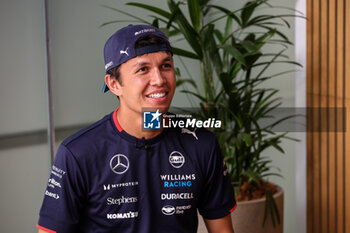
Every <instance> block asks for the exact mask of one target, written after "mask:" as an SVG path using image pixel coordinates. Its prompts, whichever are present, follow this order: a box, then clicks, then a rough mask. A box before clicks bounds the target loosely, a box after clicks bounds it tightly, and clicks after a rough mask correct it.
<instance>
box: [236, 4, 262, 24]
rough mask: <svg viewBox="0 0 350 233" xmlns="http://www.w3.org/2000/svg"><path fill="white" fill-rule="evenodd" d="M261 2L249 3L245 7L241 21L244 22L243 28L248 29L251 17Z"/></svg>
mask: <svg viewBox="0 0 350 233" xmlns="http://www.w3.org/2000/svg"><path fill="white" fill-rule="evenodd" d="M259 2H260V1H251V2H247V3H246V4H245V5H244V8H243V10H242V12H241V20H242V27H243V28H244V27H246V26H247V25H248V21H249V19H250V17H251V16H252V14H253V12H254V10H255V8H257V7H258V6H259V5H260V3H259Z"/></svg>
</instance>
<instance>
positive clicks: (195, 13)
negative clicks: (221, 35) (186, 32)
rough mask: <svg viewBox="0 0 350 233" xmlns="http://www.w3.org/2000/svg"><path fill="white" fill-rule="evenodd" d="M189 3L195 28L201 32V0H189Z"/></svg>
mask: <svg viewBox="0 0 350 233" xmlns="http://www.w3.org/2000/svg"><path fill="white" fill-rule="evenodd" d="M187 4H188V11H189V13H190V17H191V21H192V25H193V28H194V29H195V30H196V32H197V33H199V31H200V26H201V7H200V5H199V0H188V1H187Z"/></svg>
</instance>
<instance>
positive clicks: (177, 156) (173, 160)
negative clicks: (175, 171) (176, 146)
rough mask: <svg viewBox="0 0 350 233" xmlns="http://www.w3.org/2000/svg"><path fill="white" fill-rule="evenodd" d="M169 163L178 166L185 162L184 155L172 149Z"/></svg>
mask: <svg viewBox="0 0 350 233" xmlns="http://www.w3.org/2000/svg"><path fill="white" fill-rule="evenodd" d="M169 163H170V164H171V166H173V167H174V168H180V167H182V166H183V165H184V164H185V157H184V156H183V155H182V154H181V153H180V152H178V151H173V152H172V153H171V154H170V155H169Z"/></svg>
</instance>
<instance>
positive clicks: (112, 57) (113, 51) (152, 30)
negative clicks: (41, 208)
mask: <svg viewBox="0 0 350 233" xmlns="http://www.w3.org/2000/svg"><path fill="white" fill-rule="evenodd" d="M146 34H151V35H154V36H158V37H160V38H163V39H164V40H165V41H166V43H165V44H153V45H148V46H145V47H141V48H137V49H135V42H136V41H137V40H138V39H139V38H140V37H142V36H144V35H146ZM158 51H169V52H172V49H171V46H170V43H169V39H168V38H167V37H166V36H165V35H164V33H163V32H162V31H161V30H159V29H158V28H156V27H153V26H150V25H129V26H127V27H124V28H122V29H120V30H118V31H117V32H116V33H114V34H113V35H112V36H111V37H110V38H109V39H108V40H107V42H106V44H105V47H104V59H105V70H106V72H107V71H108V70H110V69H113V68H114V67H117V66H119V65H121V64H123V63H124V62H126V61H128V60H130V59H132V58H134V57H137V56H140V55H143V54H146V53H154V52H158ZM108 90H109V88H108V86H107V85H106V83H105V84H104V87H103V92H107V91H108Z"/></svg>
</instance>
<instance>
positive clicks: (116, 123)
mask: <svg viewBox="0 0 350 233" xmlns="http://www.w3.org/2000/svg"><path fill="white" fill-rule="evenodd" d="M118 110H119V108H117V110H115V111H114V113H113V121H114V124H115V126H116V127H117V129H118V131H119V132H122V131H123V128H122V127H121V126H120V124H119V122H118V118H117V112H118Z"/></svg>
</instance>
